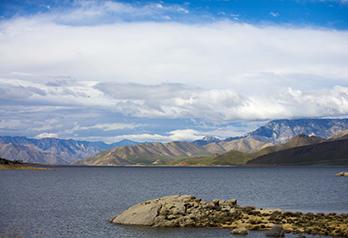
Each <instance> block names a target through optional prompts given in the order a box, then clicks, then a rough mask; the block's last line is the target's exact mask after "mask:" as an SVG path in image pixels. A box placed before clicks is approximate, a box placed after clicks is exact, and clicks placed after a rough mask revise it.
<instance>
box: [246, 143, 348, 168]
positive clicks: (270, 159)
mask: <svg viewBox="0 0 348 238" xmlns="http://www.w3.org/2000/svg"><path fill="white" fill-rule="evenodd" d="M248 164H250V165H348V139H339V140H327V141H325V142H321V143H315V144H311V145H305V146H300V147H295V148H291V149H286V150H282V151H277V152H273V153H270V154H266V155H262V156H259V157H257V158H256V159H253V160H251V161H249V162H248Z"/></svg>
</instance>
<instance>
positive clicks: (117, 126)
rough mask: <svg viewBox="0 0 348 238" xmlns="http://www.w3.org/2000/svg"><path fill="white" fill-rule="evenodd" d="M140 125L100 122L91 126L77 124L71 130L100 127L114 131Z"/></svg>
mask: <svg viewBox="0 0 348 238" xmlns="http://www.w3.org/2000/svg"><path fill="white" fill-rule="evenodd" d="M139 126H140V125H136V124H132V123H102V124H95V125H91V126H77V127H75V128H74V129H73V130H74V131H81V130H90V129H101V130H103V131H115V130H122V129H134V128H137V127H139Z"/></svg>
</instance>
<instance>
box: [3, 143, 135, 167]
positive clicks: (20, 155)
mask: <svg viewBox="0 0 348 238" xmlns="http://www.w3.org/2000/svg"><path fill="white" fill-rule="evenodd" d="M136 143H137V142H134V141H130V140H123V141H120V142H117V143H113V144H106V143H104V142H89V141H79V140H72V139H69V140H65V139H57V138H43V139H33V138H27V137H19V136H16V137H11V136H0V157H3V158H6V159H9V160H20V161H22V162H29V163H40V164H72V163H74V162H76V161H78V160H81V159H84V158H88V157H91V156H94V155H96V154H97V153H99V152H101V151H105V150H107V149H110V148H113V147H115V146H129V145H133V144H136Z"/></svg>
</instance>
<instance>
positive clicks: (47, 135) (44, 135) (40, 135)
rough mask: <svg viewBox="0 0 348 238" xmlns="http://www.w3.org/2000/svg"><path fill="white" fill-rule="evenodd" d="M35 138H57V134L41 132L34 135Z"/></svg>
mask: <svg viewBox="0 0 348 238" xmlns="http://www.w3.org/2000/svg"><path fill="white" fill-rule="evenodd" d="M36 138H37V139H43V138H59V136H58V134H56V133H47V132H44V133H41V134H39V135H37V136H36Z"/></svg>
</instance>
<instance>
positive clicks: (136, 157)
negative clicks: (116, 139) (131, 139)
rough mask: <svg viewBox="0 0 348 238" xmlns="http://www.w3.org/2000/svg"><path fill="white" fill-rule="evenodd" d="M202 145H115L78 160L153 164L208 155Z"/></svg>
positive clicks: (88, 162)
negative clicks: (90, 156) (107, 149)
mask: <svg viewBox="0 0 348 238" xmlns="http://www.w3.org/2000/svg"><path fill="white" fill-rule="evenodd" d="M209 154H210V153H209V152H207V151H206V150H205V149H204V148H203V147H199V146H196V145H195V144H193V143H190V142H169V143H146V144H138V145H131V146H123V147H116V148H113V149H111V150H109V151H106V152H102V153H100V154H97V155H96V156H94V157H92V158H88V159H85V160H81V161H79V162H78V163H77V164H84V165H136V164H138V165H155V164H162V163H164V162H166V161H170V160H174V159H179V158H187V157H197V156H204V155H209Z"/></svg>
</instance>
